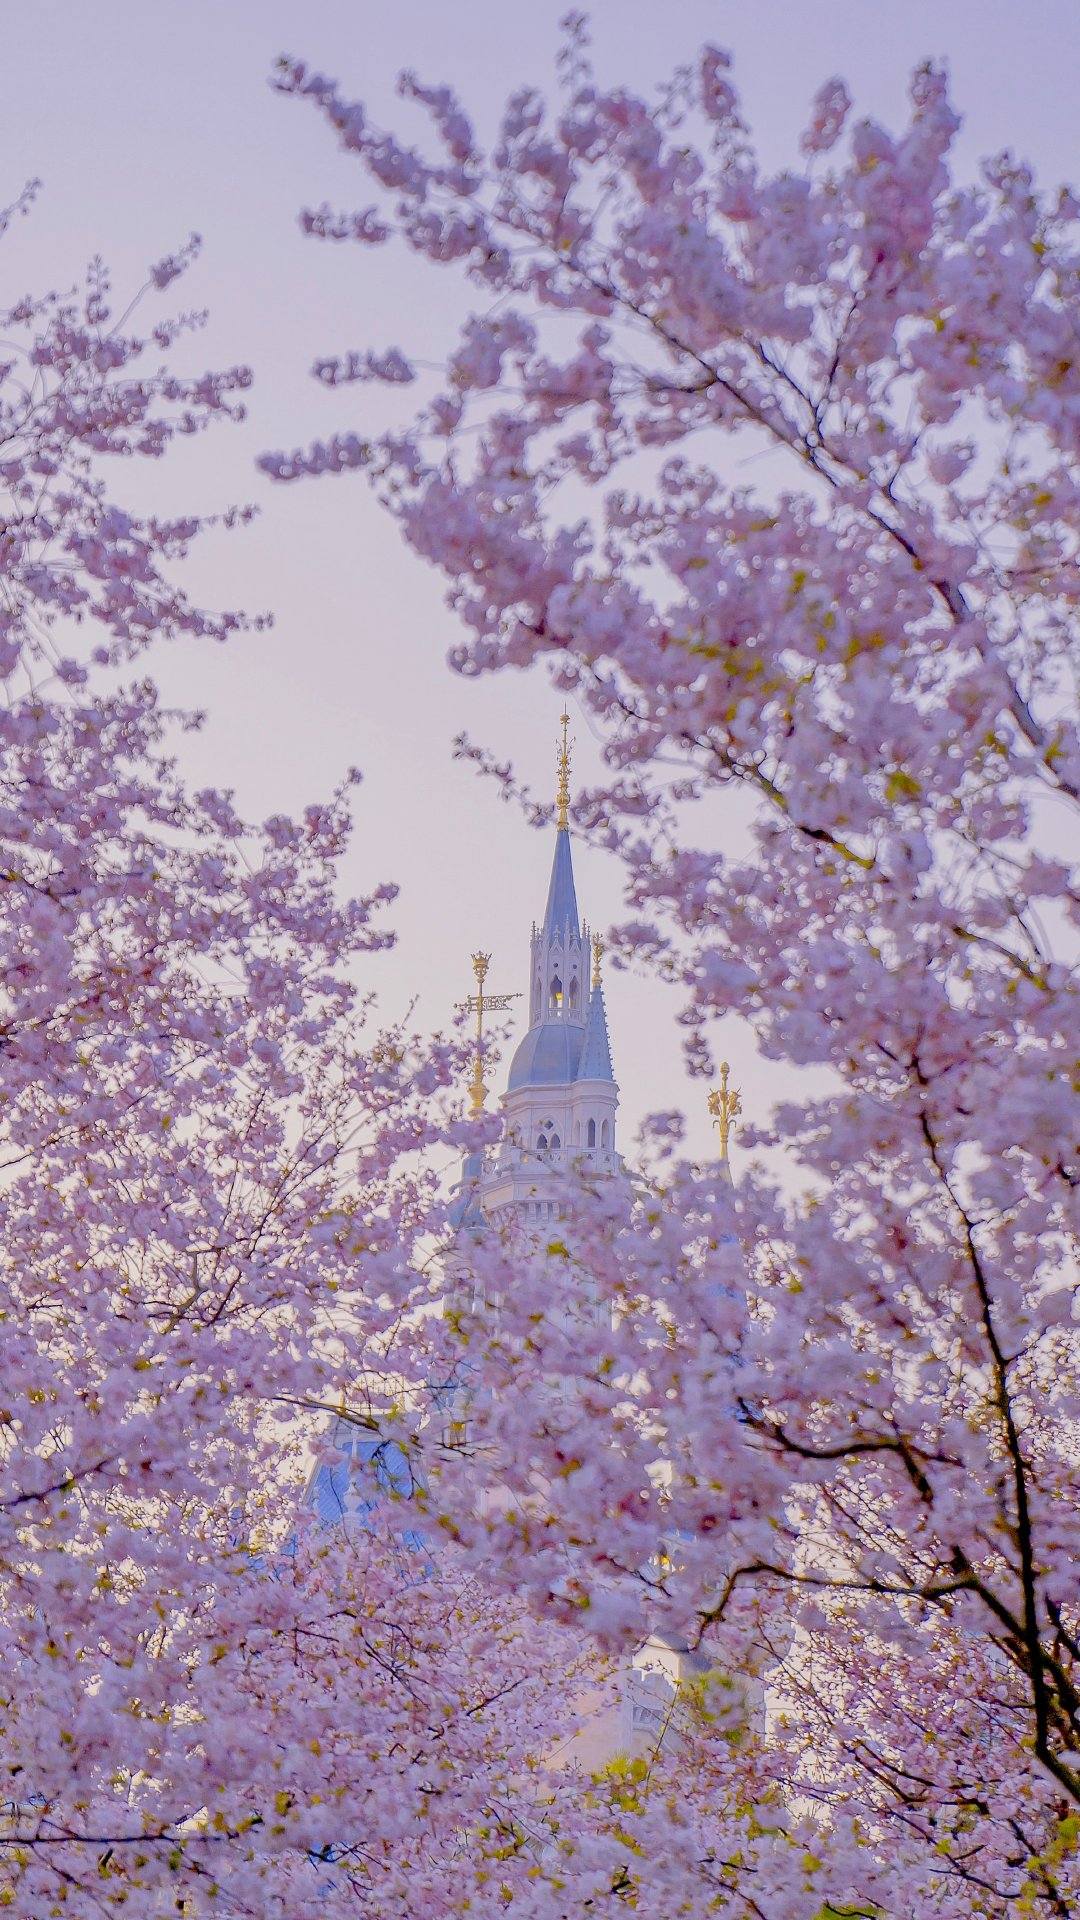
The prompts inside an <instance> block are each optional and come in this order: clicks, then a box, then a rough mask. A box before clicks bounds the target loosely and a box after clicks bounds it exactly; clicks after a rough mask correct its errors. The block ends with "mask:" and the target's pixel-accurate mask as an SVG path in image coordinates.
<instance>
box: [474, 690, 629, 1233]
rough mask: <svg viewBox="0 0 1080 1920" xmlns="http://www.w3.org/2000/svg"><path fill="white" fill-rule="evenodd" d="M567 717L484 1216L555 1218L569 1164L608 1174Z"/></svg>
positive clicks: (604, 1042)
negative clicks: (539, 908) (522, 1022)
mask: <svg viewBox="0 0 1080 1920" xmlns="http://www.w3.org/2000/svg"><path fill="white" fill-rule="evenodd" d="M568 726H569V716H568V715H567V714H564V715H563V717H562V738H561V741H560V746H559V759H558V772H559V779H558V789H557V796H556V817H555V852H554V856H553V859H552V863H551V879H550V881H549V883H548V892H547V904H546V906H545V909H544V917H543V920H542V922H541V923H540V925H539V926H537V925H534V927H533V930H532V936H531V940H530V944H529V1027H528V1031H527V1033H526V1034H525V1035H524V1037H523V1038H522V1040H521V1041H520V1042H519V1044H518V1046H517V1049H516V1051H515V1053H514V1056H513V1059H512V1060H511V1062H510V1071H509V1075H508V1077H507V1084H506V1093H505V1095H504V1096H503V1112H504V1116H505V1122H506V1130H505V1135H504V1139H503V1142H502V1146H501V1148H500V1151H499V1154H498V1157H497V1159H496V1161H495V1164H494V1166H492V1167H490V1168H489V1169H488V1172H487V1174H486V1177H485V1179H484V1181H483V1183H482V1186H481V1189H480V1195H481V1203H482V1205H483V1208H484V1211H485V1213H487V1214H489V1215H499V1216H505V1215H506V1214H507V1213H511V1212H516V1213H518V1214H521V1215H523V1216H524V1217H525V1218H526V1219H528V1218H545V1217H550V1216H551V1215H553V1214H554V1213H555V1212H556V1211H558V1193H557V1188H558V1176H559V1175H560V1174H561V1173H562V1172H563V1171H565V1170H566V1169H567V1168H569V1167H572V1166H574V1165H575V1163H580V1164H581V1165H582V1166H583V1167H586V1168H595V1169H596V1170H597V1171H598V1172H604V1173H614V1172H615V1171H616V1170H617V1168H618V1165H619V1161H618V1155H617V1151H616V1145H615V1120H616V1114H617V1110H618V1105H619V1089H618V1086H617V1084H616V1081H615V1074H614V1070H613V1067H612V1061H611V1043H610V1039H609V1036H608V1026H607V1011H606V1008H605V1005H604V990H603V986H602V984H601V978H600V956H601V943H600V941H599V940H596V941H592V940H590V935H589V929H588V927H587V926H585V925H583V923H582V921H581V918H580V915H579V912H578V902H577V888H576V886H575V883H574V862H573V854H572V851H571V845H570V832H569V804H570V746H569V741H568V738H567V728H568Z"/></svg>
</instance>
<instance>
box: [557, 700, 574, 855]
mask: <svg viewBox="0 0 1080 1920" xmlns="http://www.w3.org/2000/svg"><path fill="white" fill-rule="evenodd" d="M560 725H561V727H562V740H561V742H560V745H559V763H558V764H559V787H558V792H557V793H556V795H555V801H556V807H557V812H556V814H555V825H556V826H557V827H567V826H569V824H570V812H569V808H570V741H569V739H568V737H567V729H568V728H569V725H570V715H569V714H568V713H565V712H564V713H563V716H562V719H561V721H560Z"/></svg>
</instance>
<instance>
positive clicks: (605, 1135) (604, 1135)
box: [600, 1120, 611, 1147]
mask: <svg viewBox="0 0 1080 1920" xmlns="http://www.w3.org/2000/svg"><path fill="white" fill-rule="evenodd" d="M610 1138H611V1134H610V1129H609V1127H608V1123H607V1121H606V1120H605V1121H604V1124H603V1126H602V1127H601V1129H600V1145H601V1146H602V1147H606V1146H607V1144H608V1141H609V1139H610Z"/></svg>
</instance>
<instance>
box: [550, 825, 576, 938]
mask: <svg viewBox="0 0 1080 1920" xmlns="http://www.w3.org/2000/svg"><path fill="white" fill-rule="evenodd" d="M567 929H569V931H570V932H571V933H573V934H577V933H579V932H580V924H579V921H578V904H577V891H576V889H575V886H574V862H573V860H572V858H571V855H570V835H569V834H568V833H567V831H566V828H565V827H560V828H559V831H558V833H557V834H556V836H555V858H554V860H553V861H552V863H551V881H550V884H549V886H548V897H547V907H546V908H545V910H544V933H545V936H546V937H547V938H549V939H550V938H551V936H552V935H553V934H556V933H565V932H566V931H567Z"/></svg>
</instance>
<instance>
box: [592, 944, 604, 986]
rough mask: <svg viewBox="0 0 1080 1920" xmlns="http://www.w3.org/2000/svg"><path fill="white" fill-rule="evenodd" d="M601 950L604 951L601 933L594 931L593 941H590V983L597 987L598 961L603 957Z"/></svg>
mask: <svg viewBox="0 0 1080 1920" xmlns="http://www.w3.org/2000/svg"><path fill="white" fill-rule="evenodd" d="M603 952H604V940H603V935H602V934H599V933H594V934H593V943H592V983H593V986H594V987H598V986H599V985H600V961H601V958H602V957H603Z"/></svg>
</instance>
